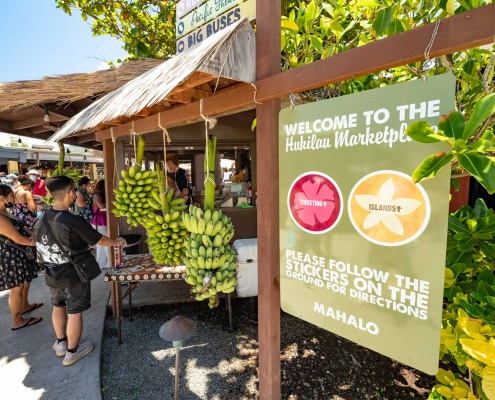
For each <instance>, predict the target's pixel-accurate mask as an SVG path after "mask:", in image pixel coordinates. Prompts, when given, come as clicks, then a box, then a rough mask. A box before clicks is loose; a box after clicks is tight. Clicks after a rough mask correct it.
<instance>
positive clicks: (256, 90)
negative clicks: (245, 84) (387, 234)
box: [251, 83, 263, 104]
mask: <svg viewBox="0 0 495 400" xmlns="http://www.w3.org/2000/svg"><path fill="white" fill-rule="evenodd" d="M251 86H252V87H254V103H255V104H263V103H261V102H260V101H258V100H256V93H258V88H257V87H256V85H255V84H254V83H251Z"/></svg>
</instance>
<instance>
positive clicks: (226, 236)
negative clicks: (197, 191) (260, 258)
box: [182, 136, 237, 308]
mask: <svg viewBox="0 0 495 400" xmlns="http://www.w3.org/2000/svg"><path fill="white" fill-rule="evenodd" d="M207 146H208V154H207V157H206V156H205V174H207V178H210V179H211V180H210V179H207V182H206V183H205V205H204V211H203V209H201V207H197V206H195V205H194V206H193V205H190V206H189V213H184V214H183V215H182V220H183V222H184V224H185V227H186V228H187V230H188V231H189V232H191V235H190V237H189V240H188V241H187V242H186V249H187V250H186V255H185V257H184V263H185V264H186V278H185V280H186V282H187V283H188V284H189V285H191V286H192V289H191V292H192V293H195V299H196V300H198V301H202V300H205V299H208V305H209V307H210V308H214V307H216V306H217V305H218V303H219V300H218V294H219V293H232V292H233V291H234V290H235V287H236V284H237V279H236V269H235V267H236V261H237V255H236V253H235V251H234V250H233V249H232V248H231V247H230V245H229V243H230V240H231V239H232V237H233V236H234V225H233V224H232V220H231V218H230V217H229V216H227V215H224V214H223V213H222V211H221V210H213V208H214V196H215V192H214V191H215V184H214V183H213V181H212V175H213V176H214V174H213V173H212V172H213V171H214V166H215V151H216V138H215V137H214V136H210V137H209V139H208V144H207ZM207 171H208V172H207Z"/></svg>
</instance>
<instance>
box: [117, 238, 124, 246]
mask: <svg viewBox="0 0 495 400" xmlns="http://www.w3.org/2000/svg"><path fill="white" fill-rule="evenodd" d="M115 241H116V242H117V246H125V245H126V244H127V242H126V240H125V239H124V238H122V237H118V238H117V239H115Z"/></svg>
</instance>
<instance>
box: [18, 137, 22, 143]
mask: <svg viewBox="0 0 495 400" xmlns="http://www.w3.org/2000/svg"><path fill="white" fill-rule="evenodd" d="M17 143H19V144H22V139H21V135H19V139H17Z"/></svg>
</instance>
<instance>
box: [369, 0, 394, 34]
mask: <svg viewBox="0 0 495 400" xmlns="http://www.w3.org/2000/svg"><path fill="white" fill-rule="evenodd" d="M393 13H394V8H393V7H387V8H384V9H382V10H380V11H378V14H377V15H376V18H375V21H374V22H373V29H374V30H375V32H376V34H377V35H378V36H383V34H384V33H385V32H386V30H387V29H388V27H389V26H390V22H391V21H392V15H393Z"/></svg>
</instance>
